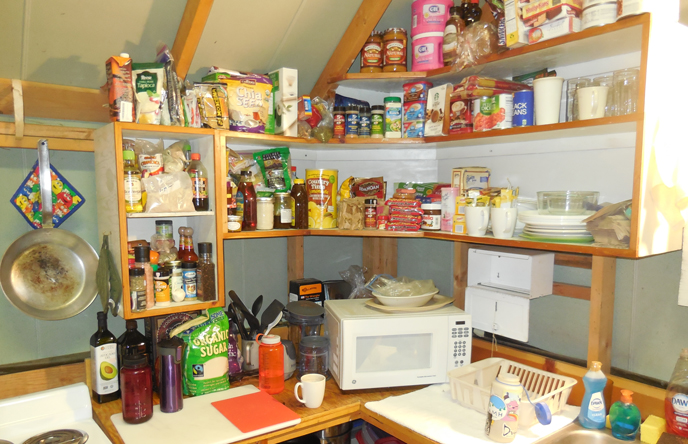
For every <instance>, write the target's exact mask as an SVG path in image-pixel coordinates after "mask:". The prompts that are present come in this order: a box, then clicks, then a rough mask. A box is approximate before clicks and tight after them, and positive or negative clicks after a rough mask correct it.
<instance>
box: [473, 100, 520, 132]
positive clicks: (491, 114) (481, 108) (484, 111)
mask: <svg viewBox="0 0 688 444" xmlns="http://www.w3.org/2000/svg"><path fill="white" fill-rule="evenodd" d="M476 100H477V101H478V106H477V109H474V119H473V131H476V132H477V131H490V130H493V129H507V128H511V120H512V118H513V114H514V98H513V96H512V95H511V94H497V95H495V96H490V97H488V96H484V97H481V98H480V99H476ZM475 102H476V101H474V102H473V105H474V106H475V105H476V103H475Z"/></svg>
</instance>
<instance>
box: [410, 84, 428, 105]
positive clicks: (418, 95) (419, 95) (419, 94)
mask: <svg viewBox="0 0 688 444" xmlns="http://www.w3.org/2000/svg"><path fill="white" fill-rule="evenodd" d="M430 88H432V83H430V82H428V81H425V80H419V81H417V82H411V83H406V84H404V103H406V102H415V101H417V100H423V101H425V100H428V91H429V90H430Z"/></svg>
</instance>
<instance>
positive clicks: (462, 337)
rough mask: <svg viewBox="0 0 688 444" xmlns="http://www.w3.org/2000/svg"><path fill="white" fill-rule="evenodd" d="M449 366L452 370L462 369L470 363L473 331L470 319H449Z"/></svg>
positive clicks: (463, 317) (462, 317)
mask: <svg viewBox="0 0 688 444" xmlns="http://www.w3.org/2000/svg"><path fill="white" fill-rule="evenodd" d="M449 321H450V322H449V330H450V331H449V337H450V339H449V347H447V348H448V349H449V350H448V353H449V361H448V362H449V365H448V366H447V367H448V368H449V369H450V370H451V369H453V368H459V367H463V366H464V365H468V364H470V363H471V345H472V336H473V330H472V328H471V321H470V318H467V317H465V316H461V317H460V318H454V317H450V318H449Z"/></svg>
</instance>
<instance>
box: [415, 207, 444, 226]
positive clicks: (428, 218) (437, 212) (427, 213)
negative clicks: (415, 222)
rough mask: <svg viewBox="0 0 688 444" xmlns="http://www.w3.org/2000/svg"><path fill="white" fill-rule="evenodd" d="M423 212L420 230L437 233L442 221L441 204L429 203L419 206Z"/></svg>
mask: <svg viewBox="0 0 688 444" xmlns="http://www.w3.org/2000/svg"><path fill="white" fill-rule="evenodd" d="M420 208H421V210H423V212H424V214H423V224H422V225H421V227H420V228H421V229H422V230H434V231H438V230H439V229H440V224H441V220H442V204H440V203H429V204H422V205H421V206H420Z"/></svg>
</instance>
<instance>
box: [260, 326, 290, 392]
mask: <svg viewBox="0 0 688 444" xmlns="http://www.w3.org/2000/svg"><path fill="white" fill-rule="evenodd" d="M258 388H259V389H261V390H263V391H265V392H266V393H269V394H271V395H275V394H277V393H280V392H281V391H282V390H284V347H282V341H281V340H280V337H279V336H277V335H264V336H263V337H262V338H261V339H260V346H259V347H258Z"/></svg>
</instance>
